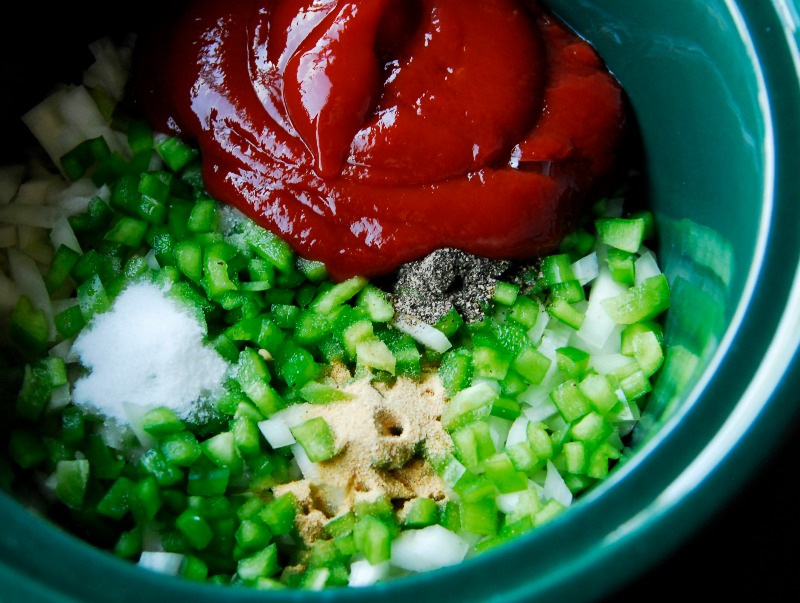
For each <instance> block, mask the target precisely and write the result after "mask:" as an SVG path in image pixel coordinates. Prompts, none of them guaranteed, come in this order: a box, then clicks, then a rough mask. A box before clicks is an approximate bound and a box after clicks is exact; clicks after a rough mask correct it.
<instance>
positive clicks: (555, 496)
mask: <svg viewBox="0 0 800 603" xmlns="http://www.w3.org/2000/svg"><path fill="white" fill-rule="evenodd" d="M544 497H545V498H546V499H548V500H555V501H557V502H560V503H561V504H562V505H564V506H565V507H568V506H570V505H571V504H572V492H571V491H570V489H569V488H568V487H567V484H566V483H565V482H564V478H562V477H561V474H560V473H559V472H558V469H556V466H555V465H554V464H553V463H552V462H551V461H547V476H546V477H545V478H544Z"/></svg>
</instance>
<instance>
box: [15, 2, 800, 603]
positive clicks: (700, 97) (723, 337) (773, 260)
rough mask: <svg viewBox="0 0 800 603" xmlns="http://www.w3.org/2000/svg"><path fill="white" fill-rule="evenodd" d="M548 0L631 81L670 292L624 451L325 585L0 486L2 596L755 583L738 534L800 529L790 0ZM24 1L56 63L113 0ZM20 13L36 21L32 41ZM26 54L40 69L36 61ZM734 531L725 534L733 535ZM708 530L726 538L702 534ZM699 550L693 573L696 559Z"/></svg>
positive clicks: (34, 48) (799, 209) (648, 589)
mask: <svg viewBox="0 0 800 603" xmlns="http://www.w3.org/2000/svg"><path fill="white" fill-rule="evenodd" d="M549 4H550V6H551V7H552V8H553V9H554V10H555V11H556V12H557V13H558V14H559V15H561V16H562V17H563V18H564V19H565V20H566V21H567V22H568V23H570V24H571V25H572V26H573V27H574V28H575V29H576V30H577V31H578V32H580V33H581V34H582V35H584V36H585V37H586V38H588V39H589V40H590V41H591V42H592V43H593V44H594V45H595V47H596V48H597V49H598V50H599V51H600V53H601V55H602V56H603V57H604V58H605V60H606V61H607V63H608V64H609V66H610V67H611V69H612V71H613V72H614V73H615V74H616V75H617V77H618V78H619V80H620V81H621V82H622V85H623V87H624V88H625V90H626V91H627V93H628V95H629V98H630V101H631V106H632V108H633V110H634V114H635V117H636V120H637V122H638V124H639V127H640V130H641V136H642V142H643V149H644V165H645V171H646V175H647V183H648V185H647V186H648V195H649V200H650V204H651V208H652V210H653V211H654V213H655V215H656V219H657V228H658V237H659V246H658V249H657V252H658V256H659V259H660V262H661V263H662V265H663V267H664V270H665V273H666V274H667V277H668V280H669V281H670V284H671V286H672V289H673V305H672V307H671V309H670V311H669V316H668V322H667V331H666V337H667V338H668V342H669V345H670V350H671V351H670V353H669V355H668V358H667V362H666V364H665V366H664V368H663V370H662V373H661V376H660V378H659V380H658V382H657V385H656V388H655V391H654V392H653V395H652V398H651V400H650V402H649V404H648V406H647V411H646V413H645V414H644V415H643V417H642V421H641V424H640V426H639V427H638V428H637V430H636V432H635V434H634V441H633V447H634V449H635V454H634V455H633V456H632V458H631V460H630V461H629V462H627V463H626V464H624V465H623V466H620V467H619V468H617V469H616V470H615V471H614V472H613V473H612V475H611V476H610V478H609V479H608V480H607V481H606V482H604V483H603V484H602V485H601V486H600V487H598V488H596V489H595V490H593V491H592V492H591V493H589V494H588V495H586V496H584V497H583V498H582V499H580V501H579V502H578V503H576V504H575V505H574V507H573V508H572V509H571V510H570V511H569V512H568V513H566V514H564V515H563V516H561V517H559V518H557V519H556V520H554V521H552V522H551V523H549V524H547V525H546V526H543V527H542V528H540V529H538V530H535V531H534V532H533V533H530V534H528V535H526V536H524V537H520V538H519V539H517V540H515V541H513V542H510V543H509V544H507V545H504V546H503V547H500V548H498V549H496V550H492V551H489V552H486V553H485V554H483V555H481V556H479V557H477V558H474V559H471V560H468V561H467V562H465V563H464V564H462V565H460V566H458V567H452V568H447V569H443V570H439V571H436V572H431V573H428V574H421V575H417V576H414V577H410V578H405V579H401V580H397V581H395V582H392V583H387V584H383V585H379V586H375V587H369V588H365V589H358V590H356V589H351V590H331V591H327V592H323V593H301V592H270V593H260V592H249V591H244V590H220V589H219V588H213V587H206V586H203V585H198V584H192V583H187V582H183V581H180V580H177V579H173V578H169V577H165V576H161V575H158V574H154V573H149V572H145V571H142V570H140V569H138V568H136V567H134V566H132V565H130V564H128V563H126V562H123V561H120V560H118V559H116V558H114V557H112V556H111V555H108V554H106V553H103V552H101V551H98V550H96V549H93V548H91V547H90V546H88V545H86V544H84V543H82V542H81V541H80V540H78V539H76V538H74V537H73V536H71V535H69V534H66V533H63V532H62V531H60V530H59V529H57V528H55V527H54V526H52V525H50V524H48V523H46V522H44V521H42V520H40V519H37V518H36V517H34V515H32V514H31V513H30V512H29V511H27V510H26V509H24V508H23V507H21V506H20V505H19V504H17V503H16V502H14V501H13V500H11V499H10V498H8V497H6V496H4V495H0V517H2V518H3V529H2V531H0V584H2V585H3V586H2V590H0V600H8V601H19V600H30V601H47V602H60V601H64V602H66V601H109V600H114V601H116V602H127V601H130V602H133V601H136V602H143V601H165V600H173V601H178V600H192V601H194V602H196V603H202V602H205V601H208V602H211V601H214V602H218V601H221V600H222V601H272V602H276V603H278V602H288V601H316V600H319V601H323V600H326V601H327V600H333V601H354V602H356V601H370V602H376V601H402V600H414V601H417V602H420V603H421V602H423V601H442V600H448V601H464V602H467V601H503V602H509V603H510V602H514V601H537V602H545V601H562V602H563V601H596V600H601V599H603V598H604V597H610V596H613V595H615V594H616V595H623V594H624V595H626V596H631V597H638V598H641V596H642V593H644V594H645V597H647V596H650V595H653V594H654V593H658V594H661V595H666V594H669V593H670V592H672V593H675V594H678V593H684V592H686V589H688V588H689V587H690V586H691V588H693V589H695V590H694V591H693V592H694V593H695V594H698V595H700V594H703V593H705V594H709V595H711V594H715V595H717V596H719V595H720V594H722V593H726V592H731V591H730V590H729V589H730V588H731V587H734V588H737V585H738V590H736V591H733V592H737V593H738V594H740V595H741V594H743V593H744V592H746V590H744V591H743V590H742V588H743V585H744V587H746V586H747V585H752V584H754V583H755V582H748V581H747V580H746V579H745V578H744V574H745V573H746V572H747V569H748V568H750V569H752V568H756V571H758V568H761V571H764V568H770V567H776V566H775V565H772V563H773V561H774V563H775V564H780V562H779V557H778V556H777V555H776V556H774V557H770V554H771V551H769V550H767V551H763V550H751V549H749V548H748V546H750V547H752V546H755V545H759V544H762V543H765V542H766V543H769V542H771V540H770V536H769V535H764V530H766V529H781V528H782V527H783V528H785V529H784V532H785V531H786V530H791V529H793V530H794V532H795V534H796V533H797V531H798V521H797V519H795V518H794V516H795V515H796V514H795V513H793V512H792V510H791V509H790V502H789V500H788V499H787V498H784V497H782V496H781V495H782V493H783V489H784V488H786V487H788V486H789V485H790V484H791V483H792V480H793V474H792V473H789V472H788V470H791V471H792V472H794V471H795V470H796V468H795V463H796V461H792V462H791V464H789V463H788V462H787V463H786V465H783V464H780V463H782V462H784V461H783V459H782V458H780V457H779V456H776V455H777V453H779V452H780V453H782V454H786V453H788V452H791V453H794V457H795V459H796V458H797V456H796V450H797V446H796V445H795V444H794V442H792V441H791V440H790V439H789V438H790V436H793V435H794V434H796V433H797V427H796V425H797V424H796V418H797V411H798V407H800V394H798V389H797V387H798V385H800V374H799V373H798V371H799V369H798V366H797V363H798V360H797V350H798V344H800V236H798V232H800V178H798V174H800V153H798V152H797V144H798V143H797V141H798V140H800V78H798V66H799V65H800V54H799V53H798V46H797V38H796V33H795V31H796V27H797V26H798V22H800V21H798V18H797V13H796V11H795V7H794V5H793V4H792V3H791V2H789V1H787V0H772V1H767V0H739V1H735V0H703V1H701V0H672V1H671V2H664V1H662V0H640V1H638V2H630V1H629V0H550V2H549ZM123 6H124V8H118V10H121V11H122V12H123V14H125V12H126V11H127V10H129V7H127V6H126V5H123ZM32 10H33V11H34V13H33V14H34V19H22V20H21V21H19V23H20V27H22V26H24V27H29V28H30V26H31V25H32V24H37V25H38V26H39V29H38V30H37V29H35V28H31V29H29V30H26V31H28V33H27V35H28V36H30V37H28V38H25V42H24V43H23V46H24V47H25V48H24V49H25V50H26V52H27V53H28V54H30V57H31V60H35V61H42V60H46V62H47V64H48V65H49V66H50V68H52V69H53V70H56V69H57V68H58V69H62V68H63V69H67V68H69V65H68V64H67V63H68V61H67V57H68V56H69V54H68V53H67V49H68V48H70V47H75V46H76V44H83V43H85V42H86V41H89V40H91V36H93V35H95V34H96V33H98V30H97V29H96V27H97V23H103V21H104V19H106V18H111V16H112V14H111V13H112V12H113V11H111V10H109V9H108V8H106V9H101V10H100V12H98V13H96V15H95V17H96V19H89V20H88V21H85V22H82V25H81V26H79V27H78V26H76V29H75V30H70V31H69V32H67V31H65V30H64V29H63V28H62V27H61V23H63V21H62V22H58V23H59V26H58V27H50V26H49V25H47V26H42V24H43V23H50V24H52V22H53V16H54V15H57V16H58V17H59V18H63V19H68V18H71V19H73V20H74V19H78V17H77V16H76V15H74V14H71V15H65V14H64V13H65V9H64V7H61V8H60V9H53V11H55V12H53V11H50V10H43V9H32ZM68 10H74V8H69V9H68ZM131 10H132V9H131ZM28 16H30V15H28ZM131 19H133V17H131ZM95 21H97V23H95ZM131 23H135V20H131V21H126V22H125V24H126V25H129V24H131ZM37 31H38V32H39V34H40V35H41V34H42V33H44V32H46V33H47V34H48V36H50V38H49V39H46V40H43V41H37ZM67 33H69V35H66V34H67ZM78 33H80V35H78ZM84 34H85V35H84ZM86 36H88V37H86ZM4 44H8V42H4ZM53 48H59V51H58V52H55V51H54V50H53ZM3 50H4V51H5V54H6V55H8V52H9V51H8V49H7V48H6V47H5V46H4V48H3ZM23 55H25V53H23ZM19 56H21V55H20V54H19V53H18V54H17V55H16V56H15V57H14V58H13V59H12V60H9V59H8V58H4V63H3V65H4V69H6V72H7V73H9V74H10V77H11V79H12V82H14V83H16V84H17V85H19V84H20V82H24V81H26V79H25V78H27V77H29V76H28V75H27V74H29V73H31V66H30V64H29V62H27V60H22V61H17V57H19ZM74 56H77V55H73V57H74ZM36 69H37V71H35V72H34V73H35V74H36V75H37V81H38V80H40V79H41V77H40V76H44V75H51V74H49V73H47V71H48V70H47V69H44V68H40V67H37V68H36ZM14 78H18V79H17V80H14ZM31 86H32V87H34V88H35V85H33V84H32V85H31ZM32 92H35V90H33V91H32ZM18 101H19V102H22V101H21V100H19V99H7V100H4V101H3V102H4V103H5V104H4V110H5V111H6V115H5V117H4V123H6V122H9V120H12V118H13V117H14V116H13V111H14V110H15V109H21V108H20V107H19V105H18V104H17V103H18ZM20 112H21V111H20ZM10 127H11V128H12V130H11V131H12V133H13V132H14V130H13V128H15V127H17V126H14V125H11V126H10ZM784 467H787V468H788V470H787V471H784ZM770 476H776V480H775V482H773V481H772V480H771V479H769V477H770ZM770 502H772V503H773V504H772V505H770ZM723 510H725V513H726V514H725V515H723V516H722V517H721V518H718V519H714V516H715V514H720V513H722V512H723ZM782 510H783V511H782ZM783 518H789V519H790V522H789V523H788V524H786V525H785V526H784V525H783V524H782V523H780V524H779V523H778V522H782V521H783ZM731 530H736V531H738V532H737V538H735V539H733V540H731V535H730V531H731ZM721 534H723V535H725V537H727V538H728V539H727V540H721V541H719V542H717V541H716V540H715V539H716V538H720V535H721ZM729 543H730V544H729ZM732 545H738V546H739V547H740V548H739V549H738V551H737V550H732V551H731V550H729V549H731V548H732ZM698 552H699V553H700V554H698ZM702 553H705V555H702ZM716 556H719V557H720V558H721V559H722V560H723V561H722V563H721V566H722V569H721V570H719V571H717V573H716V574H714V573H711V574H710V575H711V576H713V577H712V578H711V580H712V581H713V580H717V581H716V582H712V584H703V585H700V586H698V585H697V584H696V582H697V579H698V578H702V576H703V575H706V576H708V575H709V574H708V573H707V572H709V571H710V572H713V571H714V570H713V567H714V566H715V558H716ZM708 557H712V558H708ZM741 557H744V558H749V559H746V560H745V561H744V562H743V561H741ZM756 558H760V559H761V560H760V561H757V560H755V559H756ZM697 564H704V565H705V567H706V568H709V569H708V570H706V573H705V574H704V573H702V572H698V571H697V570H696V569H695V567H696V565H697ZM777 567H785V566H781V565H777ZM737 572H741V574H740V575H737ZM760 577H761V576H759V578H760ZM767 577H769V576H767ZM775 577H776V578H777V576H775ZM693 580H694V582H695V584H692V581H693ZM766 586H767V587H769V586H770V585H766ZM773 586H774V584H773ZM704 588H708V590H703V589H704ZM670 589H673V590H670ZM698 589H699V590H698ZM795 590H796V589H795ZM767 592H768V591H767Z"/></svg>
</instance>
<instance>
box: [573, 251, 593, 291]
mask: <svg viewBox="0 0 800 603" xmlns="http://www.w3.org/2000/svg"><path fill="white" fill-rule="evenodd" d="M572 272H573V273H574V274H575V278H576V279H578V281H579V282H580V284H581V285H586V284H587V283H590V282H592V281H593V280H594V279H595V278H597V275H598V274H599V273H600V267H599V264H598V262H597V252H596V251H593V252H592V253H590V254H589V255H587V256H585V257H582V258H581V259H579V260H578V261H576V262H574V263H573V264H572Z"/></svg>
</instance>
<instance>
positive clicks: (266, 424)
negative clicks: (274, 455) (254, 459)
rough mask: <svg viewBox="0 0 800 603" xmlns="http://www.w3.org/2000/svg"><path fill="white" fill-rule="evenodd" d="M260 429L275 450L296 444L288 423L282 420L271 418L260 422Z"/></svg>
mask: <svg viewBox="0 0 800 603" xmlns="http://www.w3.org/2000/svg"><path fill="white" fill-rule="evenodd" d="M258 429H259V430H260V431H261V433H262V434H263V435H264V437H265V438H266V440H267V442H268V443H269V445H270V446H272V447H273V448H283V447H284V446H291V445H292V444H294V443H295V439H294V436H293V435H292V432H291V430H290V429H289V426H288V425H287V424H286V421H284V420H282V419H280V418H277V419H276V418H274V417H273V418H270V419H266V420H264V421H259V422H258Z"/></svg>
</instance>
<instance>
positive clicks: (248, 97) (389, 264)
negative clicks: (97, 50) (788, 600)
mask: <svg viewBox="0 0 800 603" xmlns="http://www.w3.org/2000/svg"><path fill="white" fill-rule="evenodd" d="M166 32H168V33H166ZM140 46H141V54H140V56H139V58H140V61H139V66H140V67H142V68H141V70H140V76H139V79H138V83H139V87H140V90H139V98H140V100H141V102H142V104H143V107H144V109H145V111H146V113H147V115H148V117H149V118H150V119H151V120H152V121H153V123H154V125H155V126H156V127H157V128H160V129H161V130H163V131H168V132H173V133H176V134H179V135H181V136H182V137H184V138H185V139H187V140H190V141H192V142H194V143H196V144H198V145H199V147H200V150H201V152H202V157H203V174H204V177H205V182H206V185H207V188H208V190H209V192H210V193H211V194H212V195H213V196H215V197H216V198H217V199H219V200H221V201H224V202H227V203H230V204H232V205H234V206H236V207H238V208H239V209H241V210H242V211H243V212H244V213H245V214H247V215H249V216H250V217H252V218H253V219H255V220H256V221H257V222H258V223H260V224H261V225H262V226H264V227H266V228H268V229H270V230H272V231H273V232H275V233H276V234H279V235H281V236H282V237H283V238H285V239H286V240H287V241H289V242H290V243H291V245H292V246H293V247H294V248H295V249H296V251H297V252H298V253H300V254H301V255H302V256H304V257H306V258H309V259H316V260H322V261H324V262H326V264H327V265H328V269H329V272H330V274H331V276H333V277H334V278H335V279H344V278H346V277H349V276H353V275H363V276H377V275H382V274H386V273H389V272H391V271H393V270H394V269H395V268H397V267H398V266H399V265H400V264H401V263H404V262H407V261H411V260H415V259H419V258H421V257H422V256H424V255H425V254H427V253H429V252H430V251H433V250H435V249H437V248H441V247H457V248H460V249H463V250H465V251H468V252H470V253H474V254H477V255H482V256H486V257H490V258H503V259H514V258H525V257H531V256H534V255H538V254H542V253H547V252H549V251H551V250H552V249H553V248H554V247H555V246H556V245H557V243H558V242H559V241H560V240H561V238H562V237H563V236H564V235H565V234H566V233H567V232H568V231H569V230H570V229H571V228H573V227H574V226H575V223H576V220H577V218H578V216H579V214H580V212H581V211H582V205H583V201H585V199H586V197H587V195H588V194H589V192H590V191H591V189H592V187H593V186H594V184H595V183H596V181H597V180H598V179H599V178H602V177H603V176H605V175H607V174H609V173H610V172H611V170H612V169H613V168H614V166H615V164H616V162H617V153H618V151H619V144H620V139H621V135H622V132H623V130H624V126H625V108H624V101H623V93H622V91H621V89H620V87H619V85H618V84H617V82H616V80H614V78H613V77H612V76H611V75H610V74H609V73H608V72H607V70H606V69H605V66H604V65H603V63H602V62H601V60H600V59H599V58H598V56H597V54H596V53H595V51H594V50H593V49H592V48H591V47H590V46H589V45H588V44H587V43H586V42H584V41H583V40H581V39H580V38H578V37H577V36H576V35H575V34H574V33H572V32H571V31H570V30H569V29H568V28H567V27H566V26H565V25H564V24H562V23H561V22H560V21H558V20H556V19H555V18H553V17H552V16H551V15H550V14H549V13H547V12H545V11H544V10H542V9H541V8H540V7H539V5H538V3H537V2H535V1H534V0H360V1H355V2H352V1H351V2H344V1H337V0H226V1H225V2H219V1H214V0H200V1H195V2H192V3H188V4H187V5H186V7H185V10H183V11H182V12H181V14H180V16H179V17H178V19H177V21H175V22H172V21H170V22H168V23H166V24H165V29H164V32H162V33H158V32H155V35H153V36H151V37H145V38H143V39H142V43H141V45H140Z"/></svg>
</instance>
